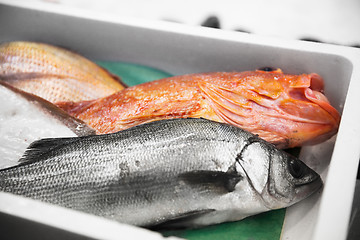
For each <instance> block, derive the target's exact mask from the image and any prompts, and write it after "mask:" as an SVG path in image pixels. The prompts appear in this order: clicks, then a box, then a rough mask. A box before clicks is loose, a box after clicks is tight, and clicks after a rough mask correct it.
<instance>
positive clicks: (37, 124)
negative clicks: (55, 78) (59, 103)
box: [0, 81, 95, 168]
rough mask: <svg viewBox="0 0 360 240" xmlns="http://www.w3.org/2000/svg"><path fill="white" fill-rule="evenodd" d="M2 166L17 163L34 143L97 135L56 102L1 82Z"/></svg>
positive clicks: (0, 137) (0, 131)
mask: <svg viewBox="0 0 360 240" xmlns="http://www.w3.org/2000/svg"><path fill="white" fill-rule="evenodd" d="M0 101H1V107H0V155H1V158H0V168H5V167H10V166H14V165H17V164H18V160H19V159H20V158H21V156H22V155H23V154H24V152H25V150H26V148H27V147H28V146H29V145H30V143H31V142H33V141H35V140H40V139H41V138H49V137H75V136H84V135H91V134H95V131H94V130H93V129H91V128H90V127H88V126H87V125H86V124H85V123H84V122H83V121H81V120H79V119H75V118H74V117H72V116H70V115H68V114H67V113H66V112H64V111H63V110H61V109H59V108H58V107H56V106H55V105H54V104H52V103H50V102H48V101H46V100H44V99H42V98H40V97H38V96H35V95H33V94H30V93H26V92H24V91H21V90H19V89H17V88H14V87H12V86H11V85H9V84H6V83H5V82H1V81H0Z"/></svg>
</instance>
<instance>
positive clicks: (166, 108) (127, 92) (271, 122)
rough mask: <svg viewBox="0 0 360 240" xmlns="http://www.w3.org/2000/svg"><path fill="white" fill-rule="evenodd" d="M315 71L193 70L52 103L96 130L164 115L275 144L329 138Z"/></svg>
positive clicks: (332, 123) (330, 117)
mask: <svg viewBox="0 0 360 240" xmlns="http://www.w3.org/2000/svg"><path fill="white" fill-rule="evenodd" d="M323 89H324V81H323V79H322V78H321V77H320V76H319V75H318V74H315V73H312V74H301V75H289V74H284V73H282V71H281V70H280V69H278V70H276V71H271V72H266V71H260V70H258V71H248V72H214V73H197V74H189V75H183V76H175V77H170V78H164V79H160V80H157V81H153V82H148V83H144V84H140V85H136V86H133V87H130V88H127V89H124V90H122V91H119V92H117V93H115V94H112V95H110V96H108V97H104V98H100V99H97V100H91V101H82V102H60V103H58V104H57V105H58V106H59V107H61V108H63V109H64V110H65V111H67V112H68V113H69V114H70V115H72V116H74V117H76V118H79V119H81V120H83V121H84V122H85V123H87V124H88V125H89V126H91V127H92V128H94V129H95V130H96V131H97V134H104V133H112V132H117V131H119V130H123V129H126V128H129V127H132V126H135V125H138V124H141V123H145V122H150V121H154V120H160V119H168V118H188V117H194V118H200V117H202V118H207V119H210V120H215V121H219V122H226V123H229V124H233V125H236V126H238V127H240V128H243V129H245V130H248V131H250V132H252V133H254V134H258V135H259V136H260V137H261V138H263V139H265V140H267V141H269V142H271V143H273V144H275V145H276V146H277V147H279V148H291V147H296V146H301V145H304V144H315V143H319V142H321V141H324V140H326V139H328V138H330V137H331V136H333V135H334V134H335V133H336V132H337V129H338V126H339V122H340V115H339V113H338V111H337V110H336V109H335V108H334V107H332V106H331V105H330V103H329V101H328V100H327V98H326V97H325V96H324V94H323Z"/></svg>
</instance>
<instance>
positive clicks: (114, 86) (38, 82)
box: [0, 42, 124, 102]
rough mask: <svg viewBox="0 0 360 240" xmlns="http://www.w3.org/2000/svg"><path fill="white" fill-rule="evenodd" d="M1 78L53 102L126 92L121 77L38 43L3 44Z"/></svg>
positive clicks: (64, 51)
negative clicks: (123, 90)
mask: <svg viewBox="0 0 360 240" xmlns="http://www.w3.org/2000/svg"><path fill="white" fill-rule="evenodd" d="M0 79H1V80H3V81H6V82H7V83H8V84H11V85H12V86H13V87H16V88H18V89H21V90H23V91H25V92H29V93H32V94H34V95H37V96H39V97H42V98H44V99H46V100H48V101H50V102H58V101H83V100H90V99H97V98H100V97H104V96H108V95H110V94H113V93H115V92H117V91H120V90H122V89H124V85H123V84H122V83H121V81H120V79H119V78H118V77H116V76H113V75H111V74H110V73H109V72H107V71H106V70H105V69H103V68H101V67H100V66H98V65H97V64H95V63H93V62H91V61H90V60H88V59H86V58H84V57H82V56H80V55H78V54H76V53H73V52H71V51H68V50H66V49H63V48H59V47H55V46H51V45H48V44H43V43H35V42H9V43H4V44H1V45H0Z"/></svg>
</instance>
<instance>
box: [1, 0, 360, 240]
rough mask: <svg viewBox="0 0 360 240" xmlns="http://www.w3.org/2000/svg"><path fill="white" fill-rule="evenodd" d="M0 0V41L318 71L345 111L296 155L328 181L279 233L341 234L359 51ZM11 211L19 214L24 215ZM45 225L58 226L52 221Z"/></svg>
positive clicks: (352, 168)
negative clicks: (322, 138)
mask: <svg viewBox="0 0 360 240" xmlns="http://www.w3.org/2000/svg"><path fill="white" fill-rule="evenodd" d="M0 2H3V4H1V5H0V42H5V41H16V40H27V41H40V42H46V43H49V44H54V45H60V46H63V47H66V48H69V49H72V50H74V51H76V52H78V53H80V54H82V55H84V56H86V57H88V58H90V59H93V60H107V61H122V62H131V63H137V64H143V65H147V66H150V67H155V68H158V69H162V70H164V71H167V72H169V73H172V74H174V75H178V74H185V73H194V72H207V71H244V70H254V69H257V68H260V67H264V66H270V67H279V68H281V69H282V70H283V71H284V72H285V73H291V74H299V73H311V72H316V73H318V74H320V75H321V76H322V77H323V78H324V79H325V95H326V96H327V97H328V99H329V100H330V102H331V103H332V105H333V106H334V107H335V108H336V109H337V110H338V111H340V112H341V114H342V119H341V124H340V128H339V131H338V134H337V136H334V137H333V138H332V139H330V140H328V141H326V142H324V143H321V144H318V145H315V146H308V147H303V148H302V150H301V153H300V158H301V159H302V160H304V161H305V162H306V163H307V164H308V165H310V166H311V167H313V168H314V169H315V170H316V171H317V172H319V173H320V175H321V176H322V179H323V180H324V182H325V185H324V189H323V191H322V192H321V193H317V194H314V195H313V196H311V197H310V198H308V199H306V200H304V201H302V202H300V203H299V204H296V205H294V206H292V207H290V208H288V209H287V211H286V216H285V223H284V227H283V231H282V236H281V237H282V239H336V240H338V239H345V238H346V235H347V228H348V222H349V218H350V211H351V205H352V199H353V193H354V187H355V179H356V173H357V167H358V161H359V155H360V137H359V134H360V124H359V123H360V109H359V107H358V104H359V103H360V51H359V50H358V49H355V48H348V47H340V46H333V45H326V44H317V43H309V42H300V41H288V40H281V39H275V38H266V37H259V36H256V35H251V34H244V33H238V32H230V31H224V30H217V29H208V28H201V27H192V26H185V25H181V24H176V23H167V22H158V21H145V20H139V19H131V18H123V17H121V16H114V15H110V14H100V13H95V12H88V11H82V10H79V9H72V8H68V7H64V6H58V7H56V8H54V5H52V4H45V3H44V4H38V5H35V6H34V5H31V4H28V3H26V2H22V3H19V2H18V1H16V2H10V1H0ZM13 197H16V196H13ZM5 198H6V195H4V196H3V195H1V197H0V211H1V212H5V213H6V208H4V207H3V205H2V204H3V203H5V202H6V201H5V200H6V199H5ZM22 201H25V200H23V199H22ZM14 204H15V203H14ZM67 213H68V214H70V213H69V212H67ZM9 214H15V213H14V212H12V213H9ZM15 215H17V216H19V217H21V213H16V214H15ZM49 224H51V225H52V226H55V227H56V226H57V223H56V221H53V222H51V223H49ZM59 228H61V226H60V225H59ZM71 231H74V232H75V233H79V232H76V230H74V229H71ZM80 234H83V233H80Z"/></svg>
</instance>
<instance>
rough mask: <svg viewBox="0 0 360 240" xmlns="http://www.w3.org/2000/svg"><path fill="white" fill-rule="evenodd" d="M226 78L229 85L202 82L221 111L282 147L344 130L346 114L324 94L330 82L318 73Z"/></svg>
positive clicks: (226, 118)
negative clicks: (342, 116) (343, 118)
mask: <svg viewBox="0 0 360 240" xmlns="http://www.w3.org/2000/svg"><path fill="white" fill-rule="evenodd" d="M223 78H225V77H223ZM226 78H227V81H226V82H227V84H223V85H221V84H219V83H203V84H201V86H200V88H201V90H202V92H203V93H204V96H205V98H206V99H207V100H208V101H209V102H210V105H211V106H212V108H213V109H214V111H215V112H216V114H217V115H218V116H219V117H220V118H221V119H222V120H223V121H225V122H227V123H230V124H233V125H235V126H238V127H240V128H243V129H245V130H247V131H249V132H252V133H254V134H258V135H259V136H260V137H261V138H263V139H265V140H266V141H268V142H271V143H273V144H275V145H276V146H277V147H279V148H291V147H297V146H302V145H312V144H317V143H319V142H322V141H324V140H327V139H329V138H330V137H331V136H333V135H334V134H335V133H336V132H337V130H338V127H339V123H340V114H339V113H338V111H337V110H336V109H335V108H334V107H333V106H332V105H331V104H330V102H329V101H328V99H327V98H326V96H325V95H324V80H323V79H322V78H321V76H320V75H318V74H316V73H311V74H301V75H291V74H284V73H283V72H282V71H281V70H280V69H277V70H275V71H261V70H257V71H251V72H241V73H235V74H233V75H231V76H230V75H229V76H226ZM224 82H225V81H224Z"/></svg>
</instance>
